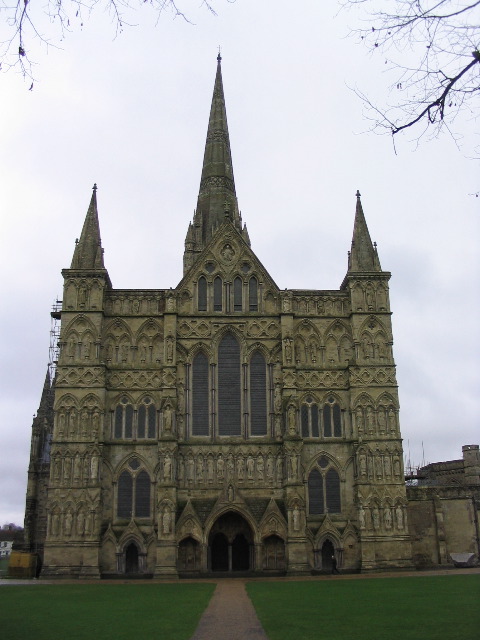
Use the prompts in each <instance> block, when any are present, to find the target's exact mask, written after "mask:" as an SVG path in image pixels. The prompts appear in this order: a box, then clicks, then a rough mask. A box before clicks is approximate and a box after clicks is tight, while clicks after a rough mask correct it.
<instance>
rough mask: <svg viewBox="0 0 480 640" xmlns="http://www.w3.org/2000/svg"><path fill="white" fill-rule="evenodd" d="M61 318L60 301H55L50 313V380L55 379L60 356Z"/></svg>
mask: <svg viewBox="0 0 480 640" xmlns="http://www.w3.org/2000/svg"><path fill="white" fill-rule="evenodd" d="M61 317H62V301H61V300H58V299H57V300H55V302H54V303H53V304H52V310H51V311H50V318H51V320H50V346H49V348H48V371H49V373H50V380H52V381H53V380H54V379H55V373H56V370H57V364H58V357H59V355H60V344H59V342H60V319H61Z"/></svg>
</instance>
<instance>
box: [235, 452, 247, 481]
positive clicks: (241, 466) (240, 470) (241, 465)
mask: <svg viewBox="0 0 480 640" xmlns="http://www.w3.org/2000/svg"><path fill="white" fill-rule="evenodd" d="M237 479H238V480H240V481H243V480H244V479H245V460H244V458H243V456H238V458H237Z"/></svg>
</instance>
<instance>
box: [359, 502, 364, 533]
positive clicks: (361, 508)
mask: <svg viewBox="0 0 480 640" xmlns="http://www.w3.org/2000/svg"><path fill="white" fill-rule="evenodd" d="M358 521H359V523H360V529H362V530H364V529H365V509H364V508H363V504H361V503H360V506H359V508H358Z"/></svg>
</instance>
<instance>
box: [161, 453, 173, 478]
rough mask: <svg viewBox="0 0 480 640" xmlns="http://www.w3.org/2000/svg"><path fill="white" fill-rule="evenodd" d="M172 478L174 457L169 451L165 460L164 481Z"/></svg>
mask: <svg viewBox="0 0 480 640" xmlns="http://www.w3.org/2000/svg"><path fill="white" fill-rule="evenodd" d="M171 478H172V459H171V457H170V455H169V454H168V453H167V454H166V455H165V459H164V461H163V481H164V482H168V481H169V480H171Z"/></svg>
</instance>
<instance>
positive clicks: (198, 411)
mask: <svg viewBox="0 0 480 640" xmlns="http://www.w3.org/2000/svg"><path fill="white" fill-rule="evenodd" d="M208 396H209V385H208V359H207V356H206V355H205V354H204V353H202V352H199V353H197V355H196V356H195V358H194V359H193V365H192V435H194V436H208V432H209V419H208V418H209V411H208Z"/></svg>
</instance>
